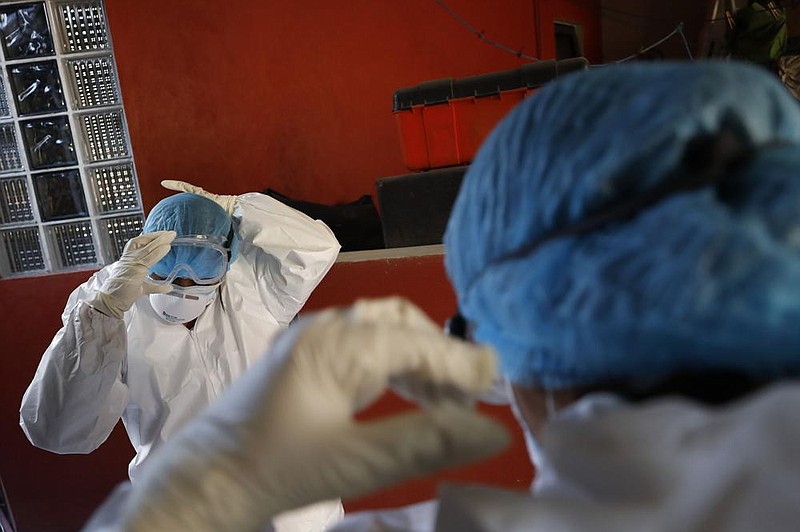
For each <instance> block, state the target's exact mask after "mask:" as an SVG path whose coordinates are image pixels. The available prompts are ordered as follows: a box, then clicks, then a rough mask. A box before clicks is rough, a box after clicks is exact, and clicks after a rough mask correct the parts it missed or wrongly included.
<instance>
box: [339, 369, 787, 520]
mask: <svg viewBox="0 0 800 532" xmlns="http://www.w3.org/2000/svg"><path fill="white" fill-rule="evenodd" d="M798 405H800V386H798V385H796V384H777V385H773V386H771V387H770V388H767V389H765V390H763V391H762V392H760V393H757V394H754V395H753V396H750V397H747V398H744V399H742V400H740V401H738V402H736V403H734V404H731V405H729V406H726V407H722V408H709V407H707V406H703V405H699V404H696V403H693V402H690V401H688V400H684V399H680V398H664V399H661V400H656V401H653V402H651V403H648V404H646V405H644V406H642V405H638V406H637V405H630V404H626V403H624V402H622V401H620V400H616V398H613V397H610V396H608V395H605V396H604V395H593V396H587V397H585V398H584V399H582V400H580V401H579V402H578V403H576V404H574V405H572V406H571V407H569V408H567V409H566V410H564V411H563V412H560V413H559V414H558V416H557V418H556V419H555V420H553V421H550V422H548V424H547V427H546V429H545V431H544V438H543V441H542V442H541V448H540V450H539V451H537V454H538V453H539V452H541V453H543V455H544V458H546V464H543V465H544V467H546V468H547V471H546V472H545V471H543V472H542V473H544V474H543V475H541V479H538V477H537V481H536V482H535V483H534V485H533V490H532V491H533V493H532V494H526V493H520V492H511V491H506V490H501V489H496V488H491V487H489V486H456V485H450V486H446V487H444V488H443V489H442V492H441V494H440V499H439V501H430V502H428V503H421V504H418V505H414V506H410V507H407V508H401V509H395V510H387V511H373V512H359V513H354V514H349V515H348V516H346V517H345V519H344V520H343V521H342V522H340V523H339V524H338V525H337V526H335V527H334V528H333V529H332V530H333V531H334V532H350V531H356V530H358V531H363V530H381V531H386V532H389V531H393V532H399V531H406V532H423V531H425V532H428V531H433V530H435V531H437V532H478V531H480V532H501V531H502V532H522V531H525V532H529V531H533V532H535V531H543V532H544V531H547V532H551V531H559V532H572V531H576V532H577V531H586V530H594V531H606V530H607V531H609V532H610V531H615V532H616V531H627V530H637V531H638V530H648V531H663V532H669V531H675V530H681V531H698V532H700V531H703V532H708V531H720V532H721V531H725V532H733V531H736V532H747V531H752V530H760V531H779V530H780V531H783V530H794V529H796V527H797V523H798V519H800V460H798V457H797V449H798V448H799V447H800V409H798ZM539 458H542V456H540V457H539Z"/></svg>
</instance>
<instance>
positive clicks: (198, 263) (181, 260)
mask: <svg viewBox="0 0 800 532" xmlns="http://www.w3.org/2000/svg"><path fill="white" fill-rule="evenodd" d="M225 242H226V239H225V238H224V237H221V236H207V235H188V236H179V237H177V238H175V240H173V241H172V243H171V244H170V250H169V253H167V254H166V255H165V256H164V257H163V258H162V259H161V260H160V261H158V262H157V263H156V264H155V265H154V266H153V267H151V268H150V269H149V270H148V281H150V282H152V283H156V284H171V283H173V282H174V281H175V280H176V279H189V280H191V281H193V282H194V283H195V284H198V285H213V284H218V283H220V282H221V281H222V278H223V277H225V273H226V272H227V271H228V258H229V256H230V249H229V248H228V247H226V246H225Z"/></svg>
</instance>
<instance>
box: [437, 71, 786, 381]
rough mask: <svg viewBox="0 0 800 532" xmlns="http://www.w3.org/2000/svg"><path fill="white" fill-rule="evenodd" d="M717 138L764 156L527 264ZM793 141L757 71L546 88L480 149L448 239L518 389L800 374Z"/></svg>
mask: <svg viewBox="0 0 800 532" xmlns="http://www.w3.org/2000/svg"><path fill="white" fill-rule="evenodd" d="M723 132H724V133H726V134H732V135H734V136H735V138H736V139H738V141H739V142H740V143H741V145H743V146H746V147H748V148H750V149H752V151H753V155H752V157H751V158H750V159H749V162H746V163H743V164H740V165H739V166H738V167H737V168H736V169H735V170H733V171H731V172H729V173H728V175H727V177H726V178H725V179H724V180H723V182H722V183H721V184H719V185H718V186H707V187H703V188H699V189H696V190H692V191H682V192H680V191H679V192H676V193H673V194H670V195H669V196H667V197H666V198H665V199H662V200H661V201H659V202H657V203H655V204H654V205H650V206H649V207H647V208H645V209H644V210H643V211H642V212H640V213H639V214H637V215H636V216H634V217H632V218H631V219H627V220H625V221H622V222H619V223H615V224H611V225H608V226H605V227H602V228H600V229H597V230H594V231H592V232H589V233H587V234H581V235H572V236H562V237H559V238H554V239H551V240H548V241H547V242H546V243H544V244H542V245H541V246H539V247H538V248H536V249H533V250H531V251H527V250H530V249H531V244H532V243H533V242H536V241H537V240H538V239H540V238H541V237H542V236H544V235H546V234H548V233H550V232H553V231H558V230H560V229H563V228H565V227H568V226H570V225H572V224H576V223H578V222H580V221H582V220H585V219H587V218H589V217H591V216H592V215H593V214H596V213H598V212H602V211H603V209H604V208H606V209H607V208H609V206H613V205H616V204H618V203H619V202H620V201H622V200H626V199H630V198H632V197H636V196H639V195H641V194H642V193H644V192H645V191H649V190H652V189H653V188H654V187H657V186H659V185H663V184H664V183H665V182H667V181H668V180H671V179H675V178H676V175H680V173H681V168H683V167H682V165H683V164H684V154H685V152H686V147H687V145H688V144H689V143H690V142H691V141H692V140H693V139H697V138H702V137H703V136H709V135H710V136H714V135H720V134H721V133H723ZM798 144H800V106H799V105H798V102H797V101H795V100H794V98H793V97H792V96H790V95H789V93H788V92H787V91H786V90H785V89H784V87H783V86H782V85H781V83H780V82H779V81H778V80H777V79H775V78H774V77H773V75H772V74H771V73H769V72H768V71H766V70H762V69H761V68H759V67H754V66H749V65H744V64H738V63H722V62H702V63H668V62H667V63H652V64H646V63H639V64H633V65H617V66H610V67H602V68H595V69H591V70H589V71H585V72H581V73H576V74H571V75H569V76H567V77H565V78H563V79H562V80H560V81H557V82H554V83H552V84H550V85H548V86H547V87H545V88H543V89H542V90H540V91H539V92H537V93H536V94H534V95H532V96H531V97H530V98H529V99H527V100H526V101H524V102H523V103H522V104H520V105H519V106H518V107H517V108H516V109H515V110H513V111H512V112H511V113H510V114H509V115H508V116H507V117H506V118H505V119H504V120H503V121H502V122H501V123H500V124H499V125H498V127H497V128H496V129H495V130H494V131H493V132H492V133H491V135H490V136H489V137H488V139H487V140H486V142H485V143H484V145H483V146H482V147H481V149H480V150H479V153H478V154H477V156H476V158H475V160H474V162H473V163H472V165H471V167H470V168H469V170H468V172H467V174H466V176H465V178H464V182H463V184H462V187H461V190H460V193H459V196H458V199H457V201H456V203H455V205H454V207H453V212H452V215H451V217H450V221H449V224H448V227H447V231H446V234H445V238H444V243H445V250H446V257H445V262H446V267H447V272H448V275H449V277H450V279H451V281H452V283H453V286H454V288H455V291H456V293H457V296H458V303H459V308H460V310H461V312H462V314H463V315H464V316H465V317H466V318H467V319H468V320H470V321H471V322H473V324H474V326H475V330H474V336H475V338H476V340H478V341H481V342H485V343H488V344H491V345H492V346H494V348H495V349H496V350H497V351H498V353H499V356H500V362H501V368H502V371H503V372H504V373H505V375H506V376H507V377H508V378H509V379H510V380H511V381H512V382H515V383H518V384H527V385H535V386H541V387H545V388H551V389H558V388H568V387H579V386H591V385H601V384H604V383H610V382H639V381H641V380H652V379H657V378H660V377H663V378H666V377H668V376H671V375H675V374H678V373H692V372H698V373H700V372H708V371H720V370H724V371H731V372H739V373H742V374H746V375H750V376H753V377H757V378H761V377H763V378H775V377H782V376H790V375H798V374H799V373H800V146H798ZM709 156H710V154H709Z"/></svg>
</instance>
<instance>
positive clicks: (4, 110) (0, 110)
mask: <svg viewBox="0 0 800 532" xmlns="http://www.w3.org/2000/svg"><path fill="white" fill-rule="evenodd" d="M10 116H11V109H10V108H9V107H8V95H7V94H6V87H5V85H4V84H3V83H0V118H8V117H10Z"/></svg>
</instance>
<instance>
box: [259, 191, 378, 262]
mask: <svg viewBox="0 0 800 532" xmlns="http://www.w3.org/2000/svg"><path fill="white" fill-rule="evenodd" d="M264 194H266V195H267V196H270V197H272V198H275V199H276V200H278V201H280V202H281V203H284V204H286V205H288V206H289V207H292V208H294V209H297V210H298V211H300V212H302V213H304V214H306V215H307V216H309V217H311V218H314V219H315V220H322V221H323V222H325V224H326V225H327V226H328V227H330V228H331V231H333V234H334V235H336V239H337V240H338V241H339V244H341V245H342V251H359V250H365V249H383V247H384V245H383V228H382V226H381V218H380V216H379V215H378V209H376V208H375V203H374V202H373V201H372V196H370V195H369V194H364V195H363V196H361V197H360V198H358V199H357V200H355V201H351V202H350V203H344V204H342V205H324V204H322V203H313V202H310V201H303V200H296V199H292V198H289V197H287V196H284V195H283V194H281V193H280V192H276V191H274V190H272V189H271V188H268V189H266V190H264Z"/></svg>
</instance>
